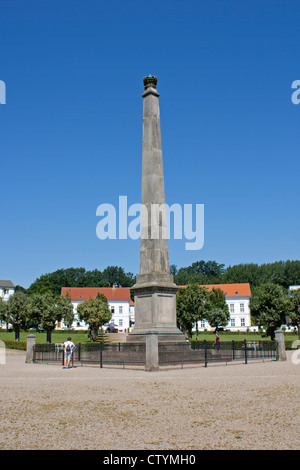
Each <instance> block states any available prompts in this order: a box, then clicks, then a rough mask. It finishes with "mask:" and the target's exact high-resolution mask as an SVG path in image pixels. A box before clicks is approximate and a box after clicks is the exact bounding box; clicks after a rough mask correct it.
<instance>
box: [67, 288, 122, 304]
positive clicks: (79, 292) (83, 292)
mask: <svg viewBox="0 0 300 470" xmlns="http://www.w3.org/2000/svg"><path fill="white" fill-rule="evenodd" d="M67 293H68V294H69V296H70V297H71V300H88V299H91V298H93V297H96V296H97V294H98V293H99V294H103V295H105V297H106V298H107V300H108V301H113V300H120V301H122V300H123V301H128V302H130V300H131V299H130V290H129V287H62V289H61V295H64V296H65V295H67Z"/></svg>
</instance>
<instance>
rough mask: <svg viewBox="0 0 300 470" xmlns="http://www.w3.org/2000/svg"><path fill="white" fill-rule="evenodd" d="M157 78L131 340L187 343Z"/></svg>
mask: <svg viewBox="0 0 300 470" xmlns="http://www.w3.org/2000/svg"><path fill="white" fill-rule="evenodd" d="M156 84H157V78H156V77H151V76H149V77H145V78H144V87H145V91H144V93H143V95H142V97H143V162H142V215H141V243H140V275H139V276H137V279H136V284H135V285H134V286H133V287H132V288H131V290H132V291H133V292H134V302H135V325H134V329H133V330H132V332H130V333H129V334H128V336H127V341H136V342H140V341H146V335H149V334H156V335H158V341H172V342H174V341H175V342H177V341H180V342H181V341H185V337H184V334H183V333H182V332H181V331H180V330H179V329H178V328H177V322H176V292H177V291H178V290H179V288H178V286H177V285H176V284H174V282H173V276H172V275H171V274H170V268H169V252H168V238H167V225H166V209H165V189H164V173H163V160H162V146H161V130H160V113H159V101H158V98H159V93H158V92H157V89H156Z"/></svg>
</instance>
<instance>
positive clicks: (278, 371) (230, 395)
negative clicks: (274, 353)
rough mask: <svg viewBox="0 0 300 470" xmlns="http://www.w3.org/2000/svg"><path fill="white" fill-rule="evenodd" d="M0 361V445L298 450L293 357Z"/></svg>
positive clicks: (298, 381) (11, 354)
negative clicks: (198, 362) (153, 364)
mask: <svg viewBox="0 0 300 470" xmlns="http://www.w3.org/2000/svg"><path fill="white" fill-rule="evenodd" d="M6 353H7V354H6V364H5V365H0V389H1V434H0V449H104V450H111V449H115V450H125V449H127V450H130V449H132V450H140V449H148V450H151V449H154V450H159V449H161V450H162V449H165V450H170V449H172V450H201V449H299V448H300V432H299V431H300V429H299V423H300V413H299V397H300V365H294V364H293V363H292V361H291V352H288V360H287V361H286V362H274V361H270V362H264V363H262V362H261V363H250V364H247V365H245V364H229V365H227V366H226V365H212V366H209V367H208V368H204V367H189V368H188V367H186V368H184V369H180V368H179V369H172V370H160V371H158V372H145V371H143V370H130V369H108V368H103V369H100V368H98V367H76V368H74V369H69V370H66V369H62V368H61V366H57V365H43V364H25V354H24V353H23V352H17V351H6Z"/></svg>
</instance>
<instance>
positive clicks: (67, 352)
mask: <svg viewBox="0 0 300 470" xmlns="http://www.w3.org/2000/svg"><path fill="white" fill-rule="evenodd" d="M74 348H75V344H74V343H72V341H71V337H70V336H69V337H68V338H67V341H65V342H64V344H63V354H64V368H65V367H67V368H69V367H70V361H71V357H72V353H73V351H74Z"/></svg>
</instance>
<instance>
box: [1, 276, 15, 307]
mask: <svg viewBox="0 0 300 470" xmlns="http://www.w3.org/2000/svg"><path fill="white" fill-rule="evenodd" d="M15 287H16V286H15V285H14V284H13V283H12V282H11V281H1V280H0V297H1V298H2V299H3V300H4V301H6V302H7V301H8V299H9V297H10V296H11V295H13V294H14V293H15Z"/></svg>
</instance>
